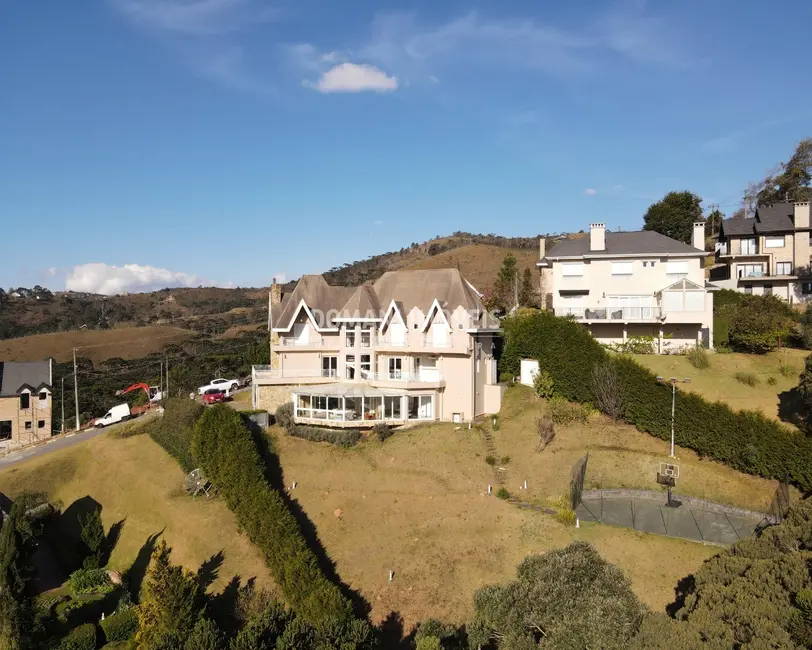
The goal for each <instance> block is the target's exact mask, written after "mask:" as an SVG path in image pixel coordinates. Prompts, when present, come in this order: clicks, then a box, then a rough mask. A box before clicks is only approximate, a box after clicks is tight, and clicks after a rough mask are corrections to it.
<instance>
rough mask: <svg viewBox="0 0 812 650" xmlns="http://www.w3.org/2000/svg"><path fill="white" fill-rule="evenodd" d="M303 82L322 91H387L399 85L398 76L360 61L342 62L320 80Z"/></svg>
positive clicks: (395, 88)
mask: <svg viewBox="0 0 812 650" xmlns="http://www.w3.org/2000/svg"><path fill="white" fill-rule="evenodd" d="M302 83H303V84H304V85H305V86H307V87H309V88H313V89H314V90H318V91H319V92H320V93H358V92H364V91H374V92H379V93H386V92H391V91H393V90H397V87H398V80H397V77H390V76H389V75H387V74H386V73H385V72H384V71H383V70H379V69H378V68H376V67H375V66H373V65H367V64H359V63H340V64H339V65H337V66H334V67H333V68H330V69H329V70H328V71H327V72H325V73H324V74H323V75H322V76H321V77H320V78H319V80H318V81H316V82H312V81H307V80H305V81H304V82H302Z"/></svg>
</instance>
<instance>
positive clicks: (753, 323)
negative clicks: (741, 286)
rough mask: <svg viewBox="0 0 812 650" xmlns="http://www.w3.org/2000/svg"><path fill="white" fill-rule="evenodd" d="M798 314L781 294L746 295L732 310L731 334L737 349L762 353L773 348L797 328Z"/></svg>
mask: <svg viewBox="0 0 812 650" xmlns="http://www.w3.org/2000/svg"><path fill="white" fill-rule="evenodd" d="M794 318H795V313H794V312H793V310H792V307H790V306H789V305H788V304H787V303H786V302H784V301H783V300H781V299H780V298H779V297H778V296H752V295H745V296H743V297H742V298H741V299H740V300H739V302H738V304H737V305H736V306H735V307H734V309H733V312H732V318H731V324H730V329H729V331H728V337H729V339H730V345H731V347H733V349H735V350H741V351H743V352H753V353H756V354H761V353H764V352H768V351H769V350H773V349H774V348H775V347H776V346H777V345H778V342H779V340H780V339H781V338H782V337H785V336H787V335H788V334H789V333H790V331H791V330H792V327H793V319H794Z"/></svg>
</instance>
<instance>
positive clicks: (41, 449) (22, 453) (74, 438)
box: [0, 411, 156, 470]
mask: <svg viewBox="0 0 812 650" xmlns="http://www.w3.org/2000/svg"><path fill="white" fill-rule="evenodd" d="M155 415H156V412H155V411H150V412H149V413H145V414H144V415H142V416H141V417H140V418H138V420H129V421H127V422H120V423H118V424H111V425H110V426H109V427H105V428H104V429H84V430H83V431H79V432H72V433H64V434H60V435H58V436H54V437H53V438H51V439H50V440H48V442H46V443H44V444H41V445H37V446H36V447H27V448H24V449H20V450H19V451H12V452H11V453H10V454H8V455H7V456H5V457H3V458H0V470H3V469H6V468H7V467H10V466H12V465H15V464H17V463H19V462H21V461H24V460H30V459H32V458H39V457H40V456H44V455H46V454H50V453H51V452H54V451H57V450H59V449H67V448H69V447H73V446H74V445H78V444H79V443H81V442H85V441H86V440H90V439H91V438H95V437H96V436H100V435H101V434H103V433H105V432H107V431H114V430H115V429H117V428H118V427H121V426H123V425H125V424H130V423H132V422H135V421H137V422H143V421H145V420H147V419H152V418H154V417H155Z"/></svg>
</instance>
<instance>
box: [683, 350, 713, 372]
mask: <svg viewBox="0 0 812 650" xmlns="http://www.w3.org/2000/svg"><path fill="white" fill-rule="evenodd" d="M685 356H686V357H687V359H688V363H690V364H691V365H692V366H693V367H694V368H696V369H697V370H705V369H706V368H710V358H709V356H708V351H707V350H706V349H705V348H700V347H699V346H696V347H694V348H691V349H690V350H688V352H686V353H685Z"/></svg>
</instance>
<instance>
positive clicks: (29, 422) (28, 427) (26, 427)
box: [25, 420, 32, 431]
mask: <svg viewBox="0 0 812 650" xmlns="http://www.w3.org/2000/svg"><path fill="white" fill-rule="evenodd" d="M31 426H32V422H31V420H26V422H25V430H26V431H31Z"/></svg>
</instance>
